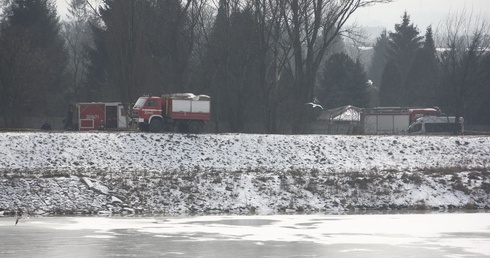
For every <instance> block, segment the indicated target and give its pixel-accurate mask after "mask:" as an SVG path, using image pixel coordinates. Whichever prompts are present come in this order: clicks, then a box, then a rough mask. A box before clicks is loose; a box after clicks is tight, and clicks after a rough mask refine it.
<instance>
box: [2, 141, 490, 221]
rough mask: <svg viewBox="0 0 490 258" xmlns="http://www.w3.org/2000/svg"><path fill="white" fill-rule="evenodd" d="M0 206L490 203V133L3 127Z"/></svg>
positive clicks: (37, 209) (315, 207)
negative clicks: (195, 131) (82, 130)
mask: <svg viewBox="0 0 490 258" xmlns="http://www.w3.org/2000/svg"><path fill="white" fill-rule="evenodd" d="M0 157H1V159H0V173H1V174H0V213H2V211H3V213H9V212H11V211H13V210H16V209H17V208H22V209H27V210H30V211H31V212H33V213H38V214H42V213H55V212H56V213H63V212H68V213H97V212H102V213H106V212H129V213H132V212H164V213H168V214H187V213H209V212H230V213H238V214H245V213H275V212H295V211H296V212H303V211H306V212H321V211H332V210H334V211H335V210H340V211H342V210H348V209H389V208H391V209H393V208H420V209H425V208H451V207H463V208H464V207H468V208H473V207H476V208H485V207H486V208H490V198H489V197H490V172H489V170H490V138H488V137H465V136H458V137H408V136H340V135H295V136H292V135H254V134H223V135H219V134H218V135H215V134H205V135H182V134H143V133H127V132H124V133H104V132H102V133H0Z"/></svg>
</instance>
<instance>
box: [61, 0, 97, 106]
mask: <svg viewBox="0 0 490 258" xmlns="http://www.w3.org/2000/svg"><path fill="white" fill-rule="evenodd" d="M68 12H69V17H68V21H66V22H64V24H63V25H64V31H63V33H64V37H65V40H66V45H67V50H68V54H69V58H68V70H69V76H70V77H71V78H70V81H71V86H70V88H69V95H70V96H71V101H72V102H78V101H80V100H81V98H83V96H81V95H82V94H81V93H80V91H81V88H82V85H83V83H84V82H85V80H86V75H87V66H88V64H89V62H90V60H89V58H88V49H89V48H88V47H89V46H90V45H91V42H92V40H93V38H92V31H91V30H90V20H92V19H93V18H92V17H93V16H92V15H91V12H90V5H89V3H88V1H86V0H71V1H70V3H69V10H68ZM86 101H88V100H86Z"/></svg>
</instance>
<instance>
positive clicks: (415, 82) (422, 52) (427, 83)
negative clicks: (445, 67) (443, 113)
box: [406, 26, 439, 106]
mask: <svg viewBox="0 0 490 258" xmlns="http://www.w3.org/2000/svg"><path fill="white" fill-rule="evenodd" d="M438 67H439V65H438V58H437V53H436V48H435V44H434V39H433V36H432V28H431V27H430V26H429V27H428V28H427V31H426V33H425V41H424V43H423V47H422V48H420V49H418V50H417V52H416V53H415V57H414V60H413V62H412V65H411V67H410V70H409V73H408V79H407V102H406V103H407V105H409V106H437V102H436V95H435V94H436V93H435V91H436V88H437V83H438V80H439V78H438V74H439V68H438Z"/></svg>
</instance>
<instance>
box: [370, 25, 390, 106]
mask: <svg viewBox="0 0 490 258" xmlns="http://www.w3.org/2000/svg"><path fill="white" fill-rule="evenodd" d="M388 49H389V38H388V33H387V32H386V30H383V32H382V33H381V35H380V36H379V37H378V38H377V39H376V43H375V44H374V46H373V51H374V52H373V56H372V58H371V65H370V67H369V71H368V78H369V80H371V82H372V85H371V87H370V88H369V96H370V97H369V100H370V103H369V106H371V107H373V106H378V105H379V104H380V103H379V90H380V86H381V78H382V76H383V70H384V68H385V66H386V62H388Z"/></svg>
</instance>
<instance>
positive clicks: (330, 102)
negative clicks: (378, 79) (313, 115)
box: [317, 53, 368, 109]
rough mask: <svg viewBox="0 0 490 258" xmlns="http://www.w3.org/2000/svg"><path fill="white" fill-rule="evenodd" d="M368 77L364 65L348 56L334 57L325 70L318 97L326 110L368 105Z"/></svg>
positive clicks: (336, 55) (339, 54) (343, 54)
mask: <svg viewBox="0 0 490 258" xmlns="http://www.w3.org/2000/svg"><path fill="white" fill-rule="evenodd" d="M366 81H367V75H366V72H365V71H364V70H363V67H362V64H361V63H360V62H359V61H357V62H354V60H352V59H351V58H350V57H349V56H348V55H347V54H345V53H338V54H334V55H332V56H331V57H330V58H329V59H328V61H327V63H326V65H325V67H324V70H323V76H322V79H321V80H320V87H319V88H318V90H317V97H318V100H319V101H320V103H321V104H322V105H323V107H324V108H328V109H331V108H337V107H341V106H347V105H353V106H357V107H365V106H366V105H367V104H368V95H367V90H366Z"/></svg>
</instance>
